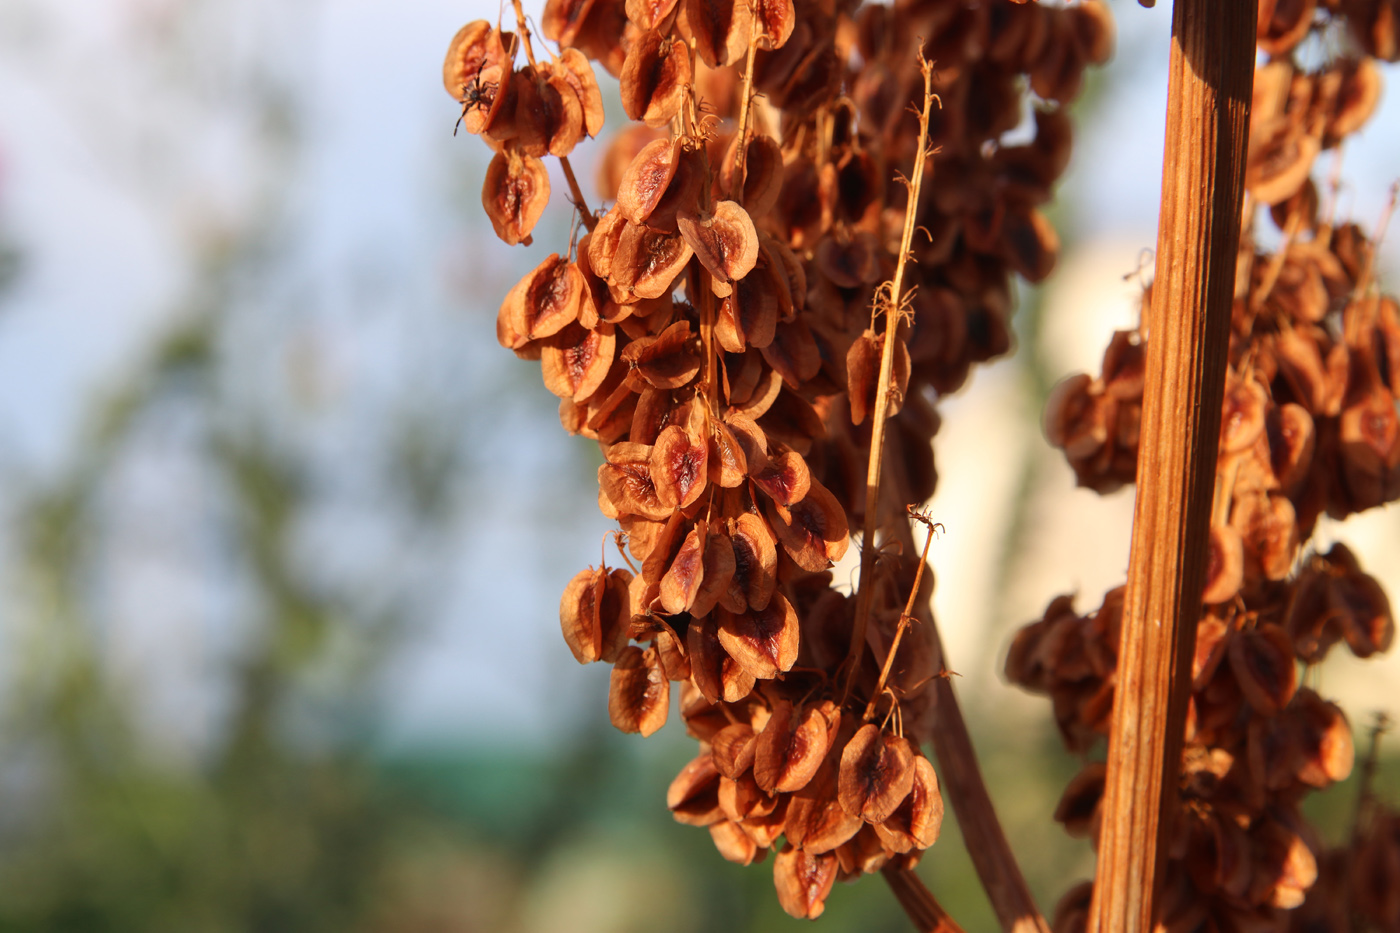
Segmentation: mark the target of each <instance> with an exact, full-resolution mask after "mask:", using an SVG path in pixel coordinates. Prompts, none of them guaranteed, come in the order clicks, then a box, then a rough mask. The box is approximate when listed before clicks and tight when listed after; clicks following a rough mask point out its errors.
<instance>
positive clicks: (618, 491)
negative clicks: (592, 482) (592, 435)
mask: <svg viewBox="0 0 1400 933" xmlns="http://www.w3.org/2000/svg"><path fill="white" fill-rule="evenodd" d="M598 485H599V486H600V487H601V488H602V491H603V494H604V495H605V496H607V499H608V501H609V502H611V503H612V504H613V507H614V508H616V509H617V511H618V512H619V513H620V514H622V515H637V516H640V517H642V518H649V519H651V520H652V521H661V520H663V519H667V518H670V517H671V512H672V510H671V509H670V508H669V507H668V506H666V505H665V504H663V503H662V502H661V499H660V497H659V496H658V495H657V492H656V484H655V483H654V482H653V481H652V478H651V447H650V446H648V445H646V444H630V443H622V444H614V445H613V446H612V447H609V448H608V452H607V463H604V464H603V465H602V466H600V467H598Z"/></svg>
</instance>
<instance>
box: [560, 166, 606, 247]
mask: <svg viewBox="0 0 1400 933" xmlns="http://www.w3.org/2000/svg"><path fill="white" fill-rule="evenodd" d="M559 165H560V167H561V168H563V169H564V180H565V181H567V182H568V183H569V192H570V194H572V195H573V201H574V207H575V208H577V209H578V213H579V218H580V219H581V220H582V221H583V225H584V226H585V227H587V228H588V232H589V233H592V232H593V230H594V228H596V227H597V226H598V218H597V217H594V216H593V212H592V211H591V210H589V209H588V201H587V199H585V198H584V196H583V189H582V188H580V187H579V186H578V179H577V178H575V177H574V167H573V166H572V165H570V164H569V157H568V156H560V157H559Z"/></svg>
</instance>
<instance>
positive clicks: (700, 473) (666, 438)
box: [651, 424, 709, 509]
mask: <svg viewBox="0 0 1400 933" xmlns="http://www.w3.org/2000/svg"><path fill="white" fill-rule="evenodd" d="M708 467H709V444H708V443H706V441H705V439H704V438H700V437H694V436H692V435H690V434H688V433H686V430H685V429H684V428H682V427H681V426H680V425H677V424H673V425H671V426H670V427H668V428H666V429H665V430H663V431H662V432H661V434H660V435H659V436H658V437H657V438H656V444H655V446H653V447H652V449H651V478H652V482H653V483H655V484H656V494H657V497H658V498H659V499H660V500H661V504H662V505H666V506H669V507H671V508H673V509H684V508H687V507H689V506H690V505H691V504H692V503H693V502H695V500H697V499H699V498H700V494H701V493H702V492H704V490H705V485H706V480H707V478H708Z"/></svg>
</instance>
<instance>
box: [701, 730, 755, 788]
mask: <svg viewBox="0 0 1400 933" xmlns="http://www.w3.org/2000/svg"><path fill="white" fill-rule="evenodd" d="M757 748H758V735H757V733H755V732H754V731H753V726H750V725H749V724H748V723H746V722H736V723H731V724H729V725H728V726H725V727H724V728H723V729H721V730H720V731H719V732H716V733H715V734H714V736H713V737H711V739H710V756H711V757H712V758H713V759H714V763H715V768H716V769H717V770H718V771H719V773H720V774H722V775H724V776H725V777H727V778H733V779H738V778H739V777H740V776H741V775H742V774H743V773H744V772H745V771H747V770H749V768H751V767H753V761H754V753H755V751H756V749H757Z"/></svg>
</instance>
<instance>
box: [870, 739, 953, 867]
mask: <svg viewBox="0 0 1400 933" xmlns="http://www.w3.org/2000/svg"><path fill="white" fill-rule="evenodd" d="M942 828H943V794H942V792H941V791H940V790H939V788H938V775H937V774H936V773H935V772H934V770H933V762H931V761H929V760H928V759H927V758H925V757H924V756H923V755H915V756H914V786H913V787H912V788H911V789H910V791H909V796H908V797H906V798H905V799H904V802H903V803H901V804H900V805H899V807H898V808H897V809H896V810H895V811H894V813H892V814H890V817H889V819H887V820H885V821H884V822H882V823H876V824H874V829H875V834H876V835H877V836H879V838H880V841H881V842H882V843H884V844H885V846H886V848H888V849H891V850H893V851H896V852H908V851H909V850H910V848H915V849H927V848H928V847H929V846H931V845H933V844H934V843H935V842H937V841H938V834H939V832H940V831H941V830H942ZM896 834H898V835H897V836H896ZM899 837H903V838H902V839H901V838H899ZM905 840H907V844H906V843H905ZM896 843H897V844H898V846H897V845H896Z"/></svg>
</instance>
